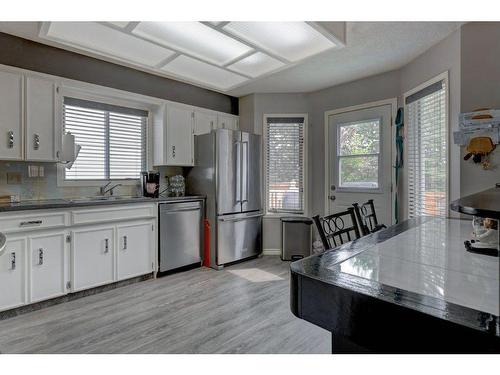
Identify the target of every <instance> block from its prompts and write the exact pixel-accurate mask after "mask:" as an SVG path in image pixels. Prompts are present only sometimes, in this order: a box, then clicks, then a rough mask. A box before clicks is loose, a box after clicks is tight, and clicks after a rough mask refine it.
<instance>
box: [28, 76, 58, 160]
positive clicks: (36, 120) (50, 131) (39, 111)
mask: <svg viewBox="0 0 500 375" xmlns="http://www.w3.org/2000/svg"><path fill="white" fill-rule="evenodd" d="M56 113H57V110H56V85H55V83H54V82H53V81H50V80H48V79H44V78H38V77H30V76H27V77H26V134H25V150H26V160H30V161H55V160H56V159H57V158H56V153H57V151H58V150H59V143H60V140H61V129H60V126H59V124H60V122H59V121H57V119H56Z"/></svg>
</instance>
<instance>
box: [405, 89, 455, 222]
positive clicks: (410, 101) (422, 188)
mask: <svg viewBox="0 0 500 375" xmlns="http://www.w3.org/2000/svg"><path fill="white" fill-rule="evenodd" d="M446 90H447V88H446V83H445V81H440V82H437V83H435V84H432V85H430V86H428V87H426V88H425V89H423V90H421V91H419V92H417V93H415V94H413V95H411V96H408V97H407V98H406V107H407V109H406V110H407V113H408V124H407V147H408V164H407V165H408V192H407V193H408V194H407V195H408V216H409V217H410V218H411V217H415V216H421V215H430V216H446V215H447V213H448V196H447V194H448V135H447V134H448V131H447V123H448V119H447V118H446V106H447V104H446V97H447V95H446Z"/></svg>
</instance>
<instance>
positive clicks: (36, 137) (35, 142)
mask: <svg viewBox="0 0 500 375" xmlns="http://www.w3.org/2000/svg"><path fill="white" fill-rule="evenodd" d="M39 148H40V136H39V135H38V134H33V149H35V150H38V149H39Z"/></svg>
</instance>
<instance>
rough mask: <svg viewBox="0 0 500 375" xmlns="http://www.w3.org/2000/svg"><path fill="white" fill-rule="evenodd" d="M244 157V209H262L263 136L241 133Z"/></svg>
mask: <svg viewBox="0 0 500 375" xmlns="http://www.w3.org/2000/svg"><path fill="white" fill-rule="evenodd" d="M241 153H242V156H241V159H242V170H241V173H242V176H241V186H242V187H241V190H242V198H241V201H242V211H243V212H245V211H257V210H261V209H262V184H261V178H262V175H261V167H260V166H261V153H262V137H261V136H260V135H255V134H250V133H244V132H243V133H241Z"/></svg>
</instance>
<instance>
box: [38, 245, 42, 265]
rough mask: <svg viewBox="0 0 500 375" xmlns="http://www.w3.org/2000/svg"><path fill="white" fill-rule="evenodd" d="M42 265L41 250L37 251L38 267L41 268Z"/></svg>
mask: <svg viewBox="0 0 500 375" xmlns="http://www.w3.org/2000/svg"><path fill="white" fill-rule="evenodd" d="M42 264H43V249H42V248H39V249H38V265H39V266H41V265H42Z"/></svg>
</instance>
